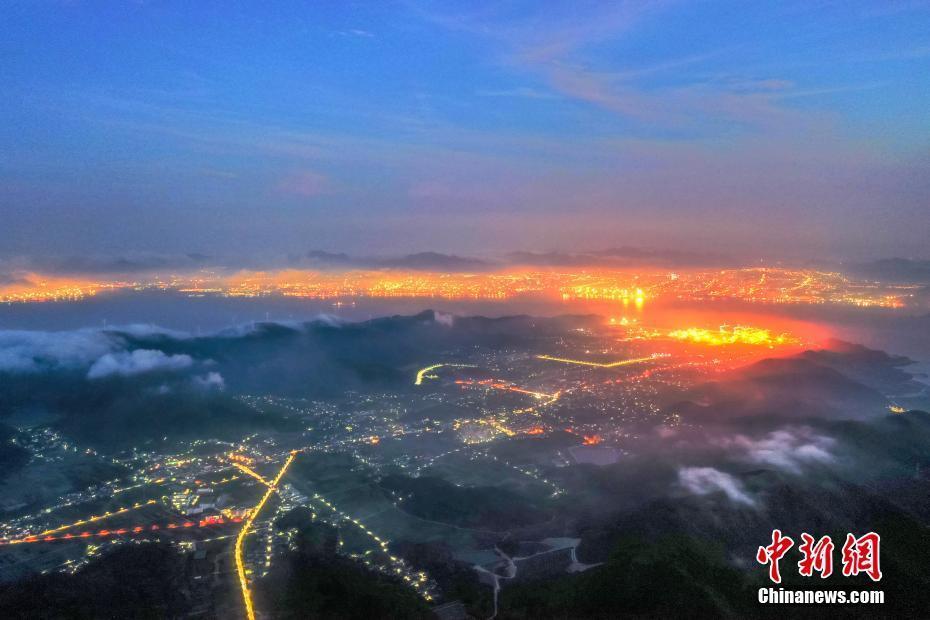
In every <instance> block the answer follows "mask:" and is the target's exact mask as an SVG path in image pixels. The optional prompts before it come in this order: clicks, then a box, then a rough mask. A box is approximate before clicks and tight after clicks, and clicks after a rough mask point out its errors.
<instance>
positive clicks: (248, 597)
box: [235, 452, 297, 620]
mask: <svg viewBox="0 0 930 620" xmlns="http://www.w3.org/2000/svg"><path fill="white" fill-rule="evenodd" d="M296 457H297V452H291V453H290V454H289V455H288V457H287V460H286V461H284V465H282V466H281V469H279V470H278V475H277V476H275V477H274V480H272V481H271V484H270V485H269V486H268V490H267V491H265V494H264V495H263V496H262V498H261V500H259V502H258V504H256V505H255V508H253V509H252V511H251V512H250V513H249V516H248V518H247V519H246V520H245V524H244V525H243V526H242V529H241V530H240V531H239V536H237V537H236V549H235V555H236V572H237V573H238V574H239V587H240V588H241V589H242V600H243V602H244V603H245V615H246V618H248V620H255V609H254V608H253V607H252V593H251V592H250V591H249V582H248V579H247V577H246V574H245V564H244V563H243V561H242V543H243V542H244V541H245V537H246V536H247V535H248V533H249V528H250V527H252V523H253V522H254V521H255V518H256V517H258V514H259V513H260V512H261V510H262V508H263V507H264V506H265V503H266V502H267V501H268V498H269V497H271V494H272V493H274V492H275V491H276V490H277V488H278V483H279V482H280V481H281V478H282V477H283V476H284V472H286V471H287V468H288V467H290V466H291V463H292V462H293V460H294V458H296Z"/></svg>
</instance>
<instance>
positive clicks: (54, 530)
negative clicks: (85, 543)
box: [40, 499, 158, 536]
mask: <svg viewBox="0 0 930 620" xmlns="http://www.w3.org/2000/svg"><path fill="white" fill-rule="evenodd" d="M156 503H158V502H157V501H156V500H154V499H150V500H149V501H147V502H144V503H139V504H133V505H132V506H126V507H125V508H120V509H119V510H114V511H112V512H105V513H103V514H102V515H93V516H91V517H88V518H86V519H81V520H80V521H75V522H74V523H69V524H67V525H60V526H58V527H55V528H52V529H50V530H45V531H44V532H42V533H41V534H40V536H48V535H49V534H56V533H58V532H63V531H65V530H68V529H71V528H72V527H78V526H79V525H86V524H88V523H94V522H96V521H103V520H104V519H109V518H110V517H116V516H118V515H121V514H125V513H127V512H129V511H130V510H138V509H139V508H144V507H145V506H151V505H152V504H156Z"/></svg>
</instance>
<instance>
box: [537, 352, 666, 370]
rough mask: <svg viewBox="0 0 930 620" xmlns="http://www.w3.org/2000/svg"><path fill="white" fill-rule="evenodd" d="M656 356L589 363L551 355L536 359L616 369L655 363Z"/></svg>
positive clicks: (539, 356)
mask: <svg viewBox="0 0 930 620" xmlns="http://www.w3.org/2000/svg"><path fill="white" fill-rule="evenodd" d="M655 358H656V356H649V357H634V358H632V359H628V360H620V361H617V362H608V363H601V362H588V361H585V360H573V359H568V358H566V357H553V356H551V355H537V356H536V359H541V360H548V361H550V362H562V363H563V364H576V365H578V366H593V367H594V368H616V367H618V366H629V365H630V364H642V363H643V362H651V361H654V360H655Z"/></svg>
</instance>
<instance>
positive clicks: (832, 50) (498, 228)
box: [0, 0, 930, 261]
mask: <svg viewBox="0 0 930 620" xmlns="http://www.w3.org/2000/svg"><path fill="white" fill-rule="evenodd" d="M2 11H3V14H4V16H3V19H2V20H0V84H2V88H0V144H2V148H0V221H2V222H4V225H2V226H0V255H2V256H5V257H11V256H42V255H48V254H59V255H61V254H80V255H86V254H94V255H127V254H133V253H161V254H172V253H186V252H203V253H206V254H210V255H216V256H222V257H226V258H228V259H229V260H230V261H235V260H237V259H246V258H252V257H272V256H282V255H285V254H290V253H298V252H302V251H305V250H307V249H310V248H319V249H326V250H339V251H348V252H354V253H405V252H410V251H418V250H427V249H430V250H440V251H450V252H458V253H471V254H476V253H478V254H481V253H494V252H501V251H506V250H513V249H532V250H548V249H562V250H576V249H598V248H603V247H610V246H618V245H642V246H656V247H675V248H687V249H691V250H699V251H700V250H705V251H707V250H710V251H714V252H718V251H721V250H722V251H727V252H730V253H733V254H737V255H743V256H746V257H752V258H755V257H760V258H762V257H766V258H772V257H778V256H784V257H815V258H816V257H834V258H840V257H856V258H858V257H873V256H887V255H892V254H894V255H905V256H923V257H930V255H928V253H930V244H928V242H927V239H928V237H930V157H928V153H930V150H928V149H930V4H928V3H927V2H916V1H914V2H907V1H903V2H816V1H813V0H809V1H806V2H798V3H790V2H783V3H762V2H755V3H747V2H655V3H651V2H632V3H619V2H617V3H610V2H583V1H582V2H578V1H576V2H565V3H563V2H548V3H547V2H541V1H535V2H515V3H505V2H422V3H421V2H389V1H385V2H365V3H353V2H316V3H307V2H273V3H258V2H241V3H230V2H208V1H200V2H196V3H188V2H155V1H151V2H80V1H72V2H39V1H30V2H18V1H16V0H13V1H11V2H7V3H5V5H4V7H3V9H2Z"/></svg>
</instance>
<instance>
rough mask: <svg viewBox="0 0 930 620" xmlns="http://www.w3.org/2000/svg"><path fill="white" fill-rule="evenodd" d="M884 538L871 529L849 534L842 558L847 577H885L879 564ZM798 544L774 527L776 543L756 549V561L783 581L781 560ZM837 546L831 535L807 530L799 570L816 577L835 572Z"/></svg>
mask: <svg viewBox="0 0 930 620" xmlns="http://www.w3.org/2000/svg"><path fill="white" fill-rule="evenodd" d="M880 543H881V537H880V536H879V535H878V534H876V533H875V532H869V533H868V534H865V535H863V536H860V537H859V538H856V536H855V534H847V535H846V542H845V543H844V544H843V549H842V556H843V557H842V561H843V576H844V577H852V576H855V575H858V574H859V573H865V574H866V575H868V576H869V578H870V579H871V580H872V581H879V580H880V579H881V578H882V571H881V565H880V563H879V551H880V549H879V545H880ZM793 546H794V540H792V539H791V537H790V536H784V535H782V533H781V530H772V542H771V544H769V545H767V546H765V547H759V550H758V551H757V552H756V561H757V562H759V564H762V565H763V566H766V565H768V567H769V579H771V580H772V581H773V582H775V583H781V571H780V570H779V561H780V560H781V559H782V558H783V557H784V556H785V554H786V553H788V551H789V550H790V549H791V548H792V547H793ZM834 548H835V545H834V544H833V540H832V539H831V538H830V537H829V536H823V537H821V538H820V539H819V540H817V539H815V538H814V537H813V536H811V535H810V534H808V533H807V532H804V533H803V534H801V544H800V545H799V546H798V551H800V552H801V559H800V561H798V573H800V574H801V576H803V577H812V576H813V575H814V572H818V573H820V577H821V579H826V578H827V577H829V576H830V575H832V574H833V550H834Z"/></svg>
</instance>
